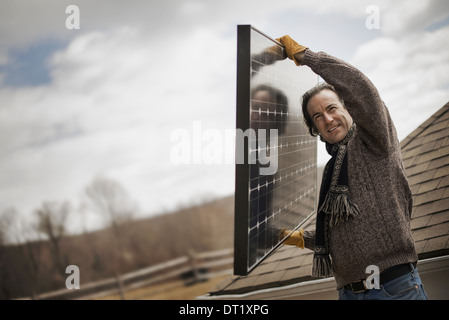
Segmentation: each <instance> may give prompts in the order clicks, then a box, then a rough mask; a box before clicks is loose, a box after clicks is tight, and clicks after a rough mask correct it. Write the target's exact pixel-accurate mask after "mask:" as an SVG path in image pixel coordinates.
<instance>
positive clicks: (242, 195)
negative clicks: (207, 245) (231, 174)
mask: <svg viewBox="0 0 449 320" xmlns="http://www.w3.org/2000/svg"><path fill="white" fill-rule="evenodd" d="M252 31H255V32H257V33H259V34H260V35H262V36H263V37H265V38H267V40H271V41H272V42H273V45H274V46H281V44H280V43H279V42H277V41H275V40H273V39H271V38H270V37H268V36H266V35H265V34H263V33H262V32H260V31H259V30H257V29H256V28H254V27H252V26H251V25H238V27H237V111H236V113H237V121H236V128H237V129H241V130H243V131H246V130H247V129H250V128H251V116H250V110H251V77H252V74H251V73H252V72H253V71H254V70H252V67H253V66H252V57H251V55H252V54H253V53H252V52H251V33H252ZM290 62H291V61H290ZM291 66H292V68H295V66H294V64H293V63H291ZM317 79H318V78H317ZM295 103H299V101H297V102H295ZM238 138H239V136H238V135H237V139H238ZM248 144H249V138H245V139H244V149H243V150H245V152H244V155H243V157H244V161H243V163H239V162H238V161H236V166H235V169H236V170H235V175H236V180H235V204H234V210H235V216H234V274H235V275H247V274H249V273H250V272H251V271H252V270H253V269H254V268H255V267H256V266H257V265H259V264H260V263H261V262H262V261H263V260H265V259H266V258H267V257H268V256H269V255H270V254H271V253H272V252H274V251H275V250H276V249H277V248H278V247H279V246H280V245H281V244H282V241H283V239H279V241H278V242H277V244H276V245H274V246H273V247H272V248H271V249H270V250H269V251H268V252H266V253H265V254H264V256H262V257H257V258H258V260H256V261H255V263H251V264H250V260H251V259H254V257H250V245H251V244H250V240H249V237H250V234H249V231H250V219H249V218H250V209H251V208H250V179H249V177H250V174H251V172H250V171H251V169H254V165H253V167H251V165H250V164H249V152H248ZM238 145H239V144H238V142H237V140H236V160H237V158H238V155H237V152H239V150H237V147H238ZM315 152H316V139H315ZM315 157H316V154H315ZM316 176H317V175H316V163H315V177H314V178H315V190H314V191H315V195H314V197H315V199H316V197H317V190H316V189H317V188H316ZM316 205H317V204H316V201H314V204H313V206H314V209H313V211H312V212H311V213H310V214H309V215H308V216H307V217H305V219H304V220H303V221H301V222H300V223H298V224H297V225H295V226H294V227H293V228H291V231H292V232H293V231H294V230H297V229H298V228H300V227H301V226H302V225H303V224H304V223H305V222H306V221H308V220H309V218H310V217H311V216H313V214H314V213H316ZM263 232H265V231H263ZM271 236H272V235H271ZM258 239H259V238H258ZM251 261H252V260H251Z"/></svg>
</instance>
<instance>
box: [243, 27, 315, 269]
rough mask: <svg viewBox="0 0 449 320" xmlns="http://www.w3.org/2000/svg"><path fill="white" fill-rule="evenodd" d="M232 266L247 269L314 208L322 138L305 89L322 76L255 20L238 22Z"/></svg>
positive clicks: (275, 246)
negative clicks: (311, 122)
mask: <svg viewBox="0 0 449 320" xmlns="http://www.w3.org/2000/svg"><path fill="white" fill-rule="evenodd" d="M237 33H238V40H237V47H238V50H237V134H236V188H235V220H234V221H235V236H234V274H236V275H246V274H248V273H249V272H250V271H251V270H252V269H254V267H255V266H257V265H258V264H259V263H260V262H261V261H263V260H264V259H265V258H266V257H267V256H268V255H269V254H270V253H271V252H273V251H274V250H275V249H276V248H277V247H279V245H280V244H281V242H282V240H283V239H279V234H280V231H281V230H282V229H284V228H285V229H288V230H295V229H297V228H299V227H300V226H301V225H302V224H303V223H304V222H305V221H306V220H307V219H308V218H309V217H310V216H311V215H313V213H315V212H316V197H317V181H316V177H317V167H316V163H317V140H316V138H314V137H312V136H310V135H309V133H308V130H307V128H306V126H305V124H304V121H303V116H302V111H301V96H302V95H303V94H304V92H305V91H306V90H308V89H310V88H311V87H313V86H314V85H315V84H317V81H318V77H317V75H316V74H314V73H313V72H312V71H311V70H310V69H309V68H308V67H296V66H295V64H294V63H293V62H292V61H289V59H285V58H286V56H285V53H284V50H283V47H282V46H281V45H280V43H278V42H277V41H275V40H273V39H271V38H269V37H267V36H266V35H264V34H263V33H262V32H260V31H258V30H257V29H256V28H254V27H252V26H250V25H239V26H238V28H237Z"/></svg>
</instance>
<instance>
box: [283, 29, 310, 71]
mask: <svg viewBox="0 0 449 320" xmlns="http://www.w3.org/2000/svg"><path fill="white" fill-rule="evenodd" d="M276 40H277V41H279V42H280V43H282V45H283V46H284V47H285V52H286V53H287V57H289V58H290V59H292V60H293V61H294V62H295V63H296V65H297V66H300V65H301V64H302V55H304V52H305V51H306V49H307V47H304V46H302V45H300V44H298V43H297V42H296V41H295V40H293V39H292V38H290V36H288V35H286V36H283V37H280V38H277V39H276ZM298 53H303V54H302V55H297V54H298ZM295 55H297V56H296V57H295ZM298 56H301V58H300V59H298Z"/></svg>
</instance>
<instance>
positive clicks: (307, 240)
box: [303, 229, 315, 251]
mask: <svg viewBox="0 0 449 320" xmlns="http://www.w3.org/2000/svg"><path fill="white" fill-rule="evenodd" d="M303 238H304V247H306V248H307V249H310V250H312V251H313V250H314V249H315V229H313V230H305V231H304V235H303Z"/></svg>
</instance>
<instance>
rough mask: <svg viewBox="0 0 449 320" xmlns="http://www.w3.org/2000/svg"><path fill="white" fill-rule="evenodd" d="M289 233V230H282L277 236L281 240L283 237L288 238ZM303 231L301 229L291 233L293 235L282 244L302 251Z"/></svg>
mask: <svg viewBox="0 0 449 320" xmlns="http://www.w3.org/2000/svg"><path fill="white" fill-rule="evenodd" d="M290 232H291V230H285V229H282V230H281V233H280V235H279V239H280V240H282V239H284V238H285V237H287V236H288V234H289V233H290ZM303 235H304V230H303V229H299V230H296V231H293V233H292V234H291V235H290V236H289V237H287V239H285V240H284V241H283V242H282V244H288V245H295V246H297V247H298V248H301V249H304V237H303Z"/></svg>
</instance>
